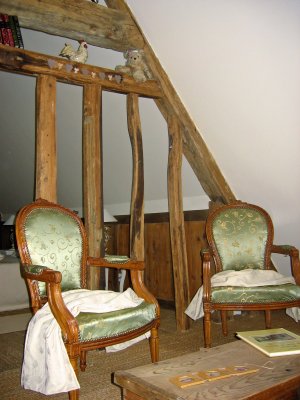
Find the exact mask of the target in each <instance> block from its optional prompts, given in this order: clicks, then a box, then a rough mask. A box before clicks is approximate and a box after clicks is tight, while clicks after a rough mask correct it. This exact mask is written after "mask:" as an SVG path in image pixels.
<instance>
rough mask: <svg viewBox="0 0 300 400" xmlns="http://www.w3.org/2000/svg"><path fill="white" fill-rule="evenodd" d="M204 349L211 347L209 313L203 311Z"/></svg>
mask: <svg viewBox="0 0 300 400" xmlns="http://www.w3.org/2000/svg"><path fill="white" fill-rule="evenodd" d="M203 323H204V347H211V311H210V310H208V311H206V310H205V311H204V321H203Z"/></svg>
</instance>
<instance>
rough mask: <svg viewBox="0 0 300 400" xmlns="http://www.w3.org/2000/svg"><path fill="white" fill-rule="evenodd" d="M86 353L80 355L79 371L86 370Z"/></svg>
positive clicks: (82, 352)
mask: <svg viewBox="0 0 300 400" xmlns="http://www.w3.org/2000/svg"><path fill="white" fill-rule="evenodd" d="M86 353H87V352H86V351H81V353H80V371H82V372H84V371H85V369H86Z"/></svg>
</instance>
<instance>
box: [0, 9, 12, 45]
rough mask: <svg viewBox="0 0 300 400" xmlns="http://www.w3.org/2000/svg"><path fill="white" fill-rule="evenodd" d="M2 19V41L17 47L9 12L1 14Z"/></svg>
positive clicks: (0, 18) (0, 19)
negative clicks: (10, 24)
mask: <svg viewBox="0 0 300 400" xmlns="http://www.w3.org/2000/svg"><path fill="white" fill-rule="evenodd" d="M0 21H1V28H0V30H1V34H2V42H3V44H6V45H8V46H11V47H15V42H14V38H13V34H12V30H11V28H10V26H9V16H8V15H7V14H0Z"/></svg>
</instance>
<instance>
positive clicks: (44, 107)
mask: <svg viewBox="0 0 300 400" xmlns="http://www.w3.org/2000/svg"><path fill="white" fill-rule="evenodd" d="M35 197H36V198H40V197H41V198H43V199H45V200H49V201H53V202H56V201H57V152H56V79H55V78H54V77H51V76H47V75H40V76H38V78H37V84H36V172H35Z"/></svg>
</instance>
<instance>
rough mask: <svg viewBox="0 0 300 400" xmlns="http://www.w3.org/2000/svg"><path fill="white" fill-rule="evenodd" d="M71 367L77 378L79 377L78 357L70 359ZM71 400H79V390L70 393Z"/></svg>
mask: <svg viewBox="0 0 300 400" xmlns="http://www.w3.org/2000/svg"><path fill="white" fill-rule="evenodd" d="M69 358H70V362H71V365H72V367H73V369H74V371H75V374H76V376H78V356H74V357H70V356H69ZM68 394H69V400H79V389H77V390H71V391H70V392H69V393H68Z"/></svg>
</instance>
